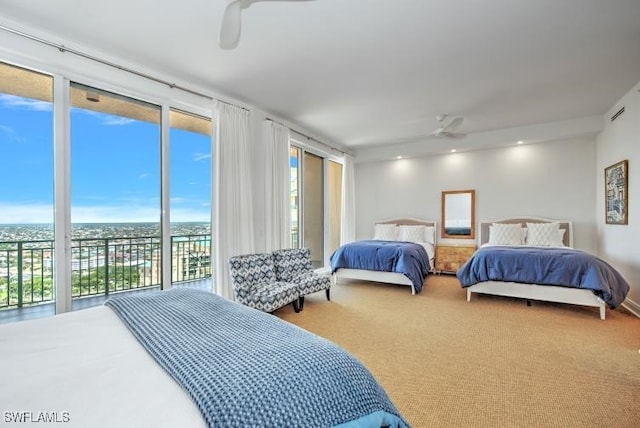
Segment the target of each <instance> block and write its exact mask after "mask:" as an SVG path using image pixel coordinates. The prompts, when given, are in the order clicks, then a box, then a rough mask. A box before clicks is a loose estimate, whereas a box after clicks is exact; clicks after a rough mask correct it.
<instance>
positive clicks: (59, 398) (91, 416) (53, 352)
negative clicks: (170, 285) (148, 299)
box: [0, 306, 205, 427]
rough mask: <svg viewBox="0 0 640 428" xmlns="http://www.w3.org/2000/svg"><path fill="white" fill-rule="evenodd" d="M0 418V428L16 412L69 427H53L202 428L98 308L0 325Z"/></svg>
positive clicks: (184, 399) (109, 314)
mask: <svg viewBox="0 0 640 428" xmlns="http://www.w3.org/2000/svg"><path fill="white" fill-rule="evenodd" d="M0 412H2V415H0V426H3V425H7V426H9V425H16V424H14V423H10V422H12V419H7V418H13V417H14V415H15V413H16V412H28V413H30V414H31V416H32V417H33V418H37V417H38V414H39V413H40V412H48V413H49V415H50V416H51V415H52V414H54V412H55V415H57V418H58V420H59V421H60V420H62V419H63V418H64V417H65V415H66V416H67V417H68V419H69V423H54V425H61V426H65V427H67V426H68V427H72V426H77V427H204V426H205V423H204V420H203V419H202V417H201V415H200V412H199V411H198V409H197V408H196V406H195V405H194V404H193V402H192V401H191V399H190V398H189V396H188V395H187V394H186V393H185V392H184V391H183V390H182V388H181V387H180V386H179V385H178V384H177V383H176V382H175V381H174V380H173V379H172V378H171V377H170V376H169V375H168V374H167V373H166V372H165V371H164V370H163V369H162V368H161V367H160V366H159V365H158V364H157V363H156V362H155V361H154V360H153V358H152V357H151V356H150V355H149V354H147V352H146V351H145V350H144V348H142V346H141V345H140V344H139V343H138V341H137V340H136V339H135V338H134V337H133V336H132V335H131V333H129V330H127V328H126V327H125V326H124V324H123V323H122V322H121V321H120V319H119V318H118V317H117V316H116V315H115V313H114V312H113V311H112V310H111V309H110V308H108V307H104V306H100V307H96V308H91V309H85V310H82V311H76V312H71V313H68V314H63V315H58V316H55V317H53V318H47V319H40V320H33V321H24V322H18V323H15V324H6V325H0ZM64 412H66V413H64ZM19 425H22V424H19ZM28 425H31V424H28ZM37 425H41V424H37ZM45 425H49V424H45Z"/></svg>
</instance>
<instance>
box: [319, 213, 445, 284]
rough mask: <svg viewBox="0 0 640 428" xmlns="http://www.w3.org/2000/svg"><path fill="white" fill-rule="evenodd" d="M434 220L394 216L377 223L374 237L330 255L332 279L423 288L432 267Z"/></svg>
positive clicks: (349, 244) (342, 247) (348, 245)
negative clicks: (396, 217) (391, 218)
mask: <svg viewBox="0 0 640 428" xmlns="http://www.w3.org/2000/svg"><path fill="white" fill-rule="evenodd" d="M435 227H436V223H435V222H434V221H428V220H419V219H393V220H386V221H383V222H379V223H376V225H375V227H374V239H373V240H366V241H357V242H351V243H348V244H345V245H343V246H341V247H340V248H338V249H337V250H336V251H335V252H334V254H332V256H331V272H332V273H333V279H334V281H336V282H337V281H338V280H339V279H340V278H348V279H360V280H364V281H374V282H384V283H390V284H399V285H408V286H410V287H411V294H416V293H419V292H420V291H421V290H422V284H423V282H424V279H425V278H426V276H427V274H428V273H429V271H430V270H432V269H433V268H434V254H435V251H434V244H435Z"/></svg>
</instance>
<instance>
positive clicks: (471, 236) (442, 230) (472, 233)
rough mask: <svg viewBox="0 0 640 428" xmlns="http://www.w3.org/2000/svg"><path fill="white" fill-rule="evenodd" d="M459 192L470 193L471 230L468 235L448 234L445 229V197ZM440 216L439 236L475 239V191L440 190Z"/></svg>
mask: <svg viewBox="0 0 640 428" xmlns="http://www.w3.org/2000/svg"><path fill="white" fill-rule="evenodd" d="M461 193H468V194H470V195H471V213H470V214H471V231H470V233H469V235H449V234H448V233H447V232H446V230H445V227H444V226H445V220H446V218H445V212H446V199H447V195H456V194H461ZM441 208H442V216H441V222H440V237H441V238H448V239H476V191H475V190H473V189H469V190H445V191H443V192H442V203H441Z"/></svg>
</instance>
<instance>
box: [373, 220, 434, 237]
mask: <svg viewBox="0 0 640 428" xmlns="http://www.w3.org/2000/svg"><path fill="white" fill-rule="evenodd" d="M378 223H381V224H397V225H398V226H405V225H406V226H433V231H434V236H433V242H434V243H435V242H436V236H435V231H436V230H437V228H436V222H435V221H434V220H421V219H418V218H410V217H407V218H392V219H389V220H381V221H376V224H378Z"/></svg>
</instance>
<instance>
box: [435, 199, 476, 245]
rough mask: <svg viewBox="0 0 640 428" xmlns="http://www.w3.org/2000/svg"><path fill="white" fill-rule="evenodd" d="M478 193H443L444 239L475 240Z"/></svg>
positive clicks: (442, 222) (442, 225)
mask: <svg viewBox="0 0 640 428" xmlns="http://www.w3.org/2000/svg"><path fill="white" fill-rule="evenodd" d="M475 207H476V191H475V190H449V191H444V192H442V221H441V222H440V224H441V231H440V232H441V233H440V236H441V237H442V238H454V239H475V237H476V227H475V224H476V211H475Z"/></svg>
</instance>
